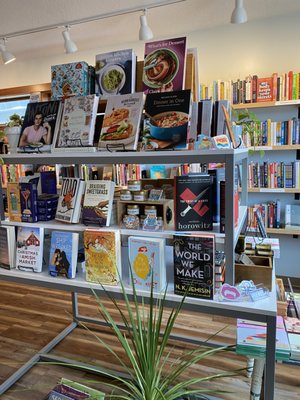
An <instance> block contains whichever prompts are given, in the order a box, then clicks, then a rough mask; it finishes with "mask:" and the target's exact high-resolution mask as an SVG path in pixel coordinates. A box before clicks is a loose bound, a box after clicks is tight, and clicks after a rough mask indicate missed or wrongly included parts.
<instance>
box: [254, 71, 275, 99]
mask: <svg viewBox="0 0 300 400" xmlns="http://www.w3.org/2000/svg"><path fill="white" fill-rule="evenodd" d="M272 100H273V78H272V77H268V78H258V79H257V102H264V101H272Z"/></svg>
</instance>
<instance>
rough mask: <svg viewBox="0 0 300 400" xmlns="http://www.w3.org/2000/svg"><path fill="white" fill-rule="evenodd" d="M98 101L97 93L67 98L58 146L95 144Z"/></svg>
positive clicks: (56, 141)
mask: <svg viewBox="0 0 300 400" xmlns="http://www.w3.org/2000/svg"><path fill="white" fill-rule="evenodd" d="M98 103H99V97H98V96H96V95H95V94H90V95H88V96H78V97H69V98H67V99H65V102H64V109H63V114H62V119H61V125H60V130H59V133H58V135H57V137H56V138H55V147H56V148H57V147H58V148H68V147H71V148H72V147H75V148H78V147H88V146H93V139H94V132H95V122H96V115H97V111H98ZM54 150H55V149H54Z"/></svg>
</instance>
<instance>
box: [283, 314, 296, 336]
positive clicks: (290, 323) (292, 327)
mask: <svg viewBox="0 0 300 400" xmlns="http://www.w3.org/2000/svg"><path fill="white" fill-rule="evenodd" d="M284 324H285V329H286V331H287V332H289V333H300V320H299V318H294V317H284Z"/></svg>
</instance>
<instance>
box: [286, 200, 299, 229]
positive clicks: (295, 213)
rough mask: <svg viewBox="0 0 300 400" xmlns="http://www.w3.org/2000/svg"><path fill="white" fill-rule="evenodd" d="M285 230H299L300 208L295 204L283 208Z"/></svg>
mask: <svg viewBox="0 0 300 400" xmlns="http://www.w3.org/2000/svg"><path fill="white" fill-rule="evenodd" d="M285 228H286V229H295V230H300V206H299V205H297V204H286V206H285Z"/></svg>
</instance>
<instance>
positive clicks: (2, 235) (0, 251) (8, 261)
mask: <svg viewBox="0 0 300 400" xmlns="http://www.w3.org/2000/svg"><path fill="white" fill-rule="evenodd" d="M15 264H16V233H15V227H14V226H0V267H1V268H5V269H12V268H15V267H16V265H15Z"/></svg>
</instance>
